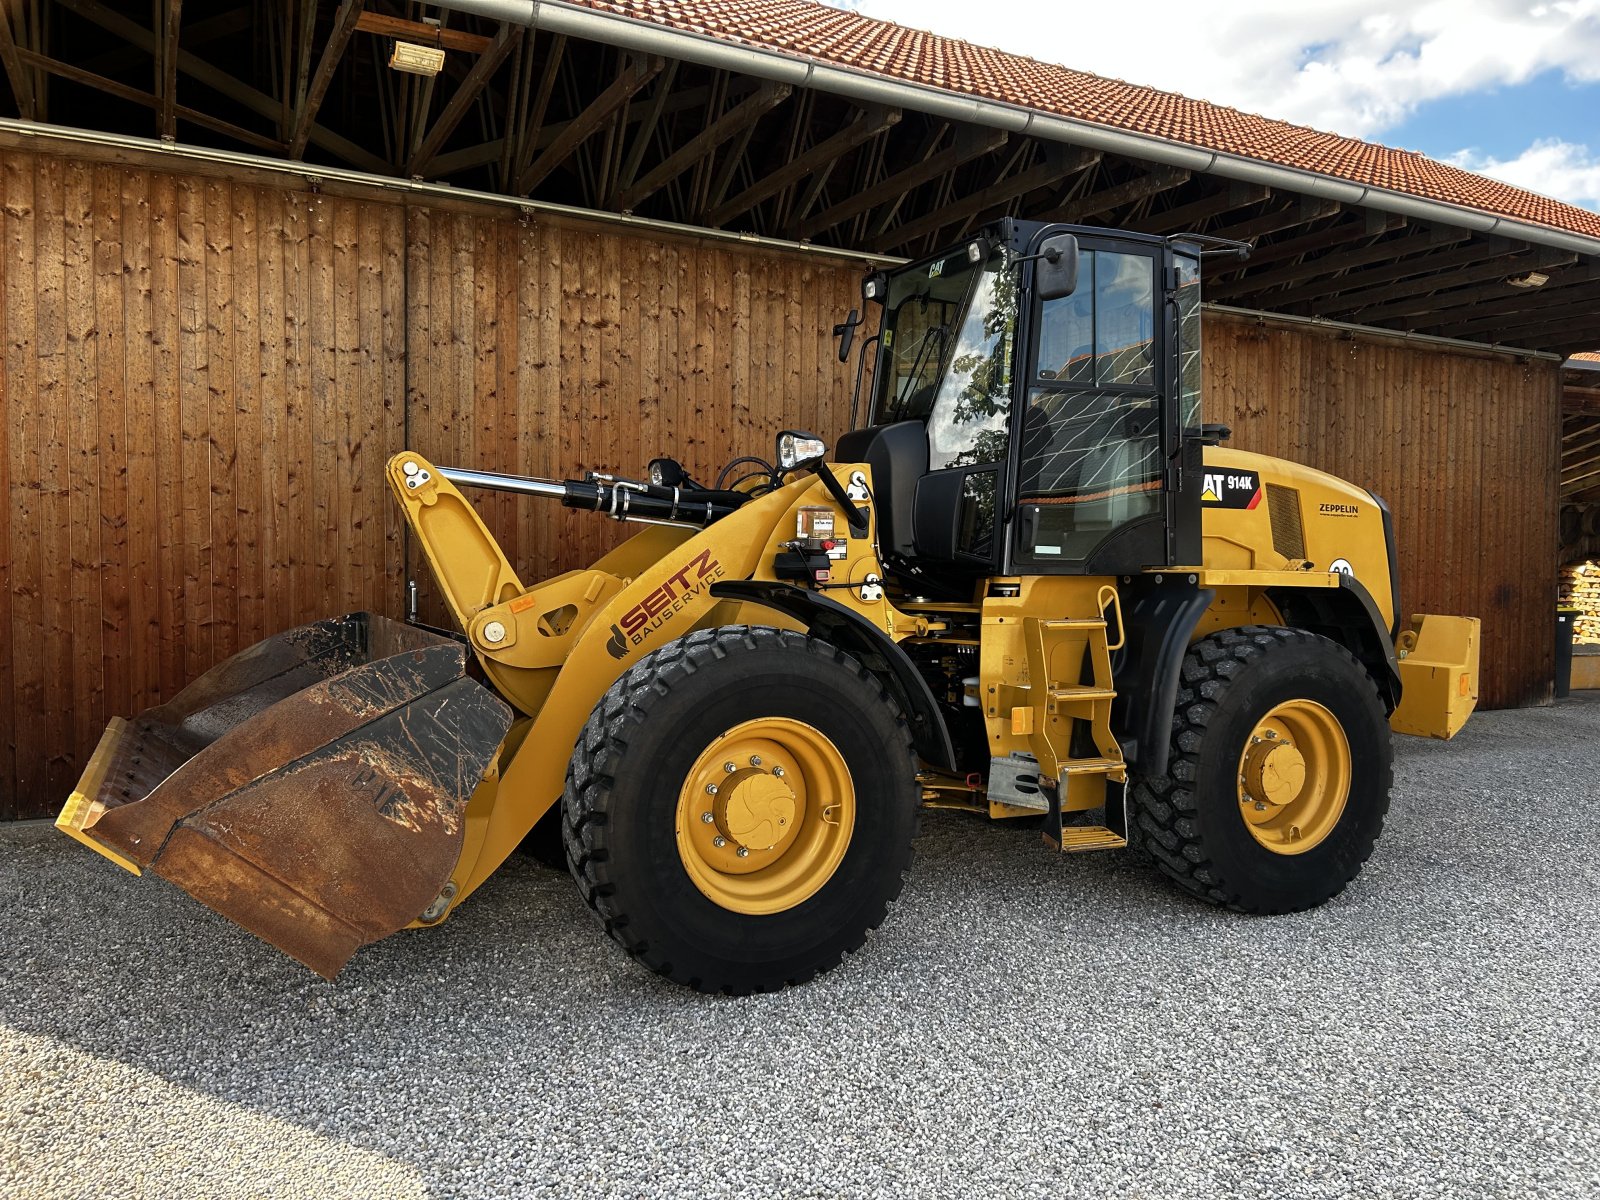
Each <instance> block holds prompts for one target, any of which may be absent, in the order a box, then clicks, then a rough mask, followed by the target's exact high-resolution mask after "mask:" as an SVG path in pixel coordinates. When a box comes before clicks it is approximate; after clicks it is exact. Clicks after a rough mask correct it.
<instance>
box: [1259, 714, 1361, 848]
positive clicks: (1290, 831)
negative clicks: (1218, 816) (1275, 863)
mask: <svg viewBox="0 0 1600 1200" xmlns="http://www.w3.org/2000/svg"><path fill="white" fill-rule="evenodd" d="M1351 773H1352V768H1351V761H1350V743H1349V741H1348V739H1347V738H1346V737H1345V734H1344V728H1343V727H1342V726H1341V725H1340V724H1339V719H1338V718H1337V717H1335V716H1334V715H1333V713H1332V712H1330V711H1329V710H1328V709H1327V708H1325V707H1323V706H1322V705H1321V704H1318V703H1316V702H1315V701H1313V700H1287V701H1284V702H1283V703H1282V704H1279V705H1277V706H1276V707H1274V708H1272V709H1271V710H1270V711H1268V712H1267V713H1266V714H1264V715H1263V716H1262V718H1261V719H1260V720H1259V721H1258V722H1257V723H1256V727H1255V728H1254V729H1253V730H1251V733H1250V737H1249V739H1248V740H1247V741H1246V742H1245V746H1244V749H1243V751H1242V752H1241V753H1240V755H1239V814H1240V816H1241V817H1243V818H1244V824H1245V828H1246V829H1248V830H1249V831H1250V835H1251V836H1252V837H1253V838H1255V840H1256V841H1258V842H1260V843H1261V844H1262V845H1263V846H1265V847H1266V848H1267V849H1268V850H1271V851H1272V852H1273V853H1275V854H1303V853H1305V852H1306V851H1307V850H1310V849H1311V848H1312V847H1314V846H1317V845H1319V844H1320V843H1321V842H1322V841H1323V840H1324V839H1325V838H1326V837H1327V836H1328V835H1329V834H1330V833H1332V832H1333V829H1334V827H1335V826H1336V825H1338V823H1339V818H1340V817H1341V816H1342V815H1343V813H1344V809H1345V803H1346V801H1347V800H1348V799H1349V796H1350V779H1351Z"/></svg>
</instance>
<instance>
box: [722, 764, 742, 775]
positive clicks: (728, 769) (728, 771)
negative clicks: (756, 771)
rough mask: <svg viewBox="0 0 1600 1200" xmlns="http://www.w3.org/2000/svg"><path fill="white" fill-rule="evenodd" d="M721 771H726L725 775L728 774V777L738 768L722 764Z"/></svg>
mask: <svg viewBox="0 0 1600 1200" xmlns="http://www.w3.org/2000/svg"><path fill="white" fill-rule="evenodd" d="M722 769H723V770H724V771H726V772H727V773H728V774H729V775H732V774H733V773H734V772H735V771H737V770H738V769H739V768H738V767H736V766H734V765H733V764H732V763H723V764H722Z"/></svg>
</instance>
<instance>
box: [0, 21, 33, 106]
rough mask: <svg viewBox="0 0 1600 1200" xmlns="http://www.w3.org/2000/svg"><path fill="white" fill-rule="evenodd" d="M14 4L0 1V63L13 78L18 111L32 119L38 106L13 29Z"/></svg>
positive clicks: (31, 81) (12, 86)
mask: <svg viewBox="0 0 1600 1200" xmlns="http://www.w3.org/2000/svg"><path fill="white" fill-rule="evenodd" d="M13 7H14V6H13V5H12V4H10V3H8V2H7V3H0V63H3V64H4V65H5V70H6V77H7V78H8V79H10V80H11V94H12V95H13V96H15V97H16V101H17V112H19V113H21V114H22V118H23V120H26V121H31V120H33V119H34V113H35V112H36V111H37V106H36V105H35V103H34V98H33V80H32V78H30V77H29V75H28V72H27V71H25V70H24V69H23V65H22V59H21V57H20V56H19V54H18V50H17V42H16V37H15V35H14V34H13V32H12V29H11V12H12V9H13Z"/></svg>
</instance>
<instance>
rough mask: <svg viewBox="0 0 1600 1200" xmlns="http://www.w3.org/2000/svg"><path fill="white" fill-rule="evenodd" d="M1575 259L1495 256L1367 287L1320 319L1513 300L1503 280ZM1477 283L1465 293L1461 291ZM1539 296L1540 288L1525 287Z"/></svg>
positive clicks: (1542, 253)
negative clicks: (1454, 268)
mask: <svg viewBox="0 0 1600 1200" xmlns="http://www.w3.org/2000/svg"><path fill="white" fill-rule="evenodd" d="M1577 259H1578V256H1577V255H1576V254H1574V253H1573V252H1571V251H1570V250H1539V251H1534V252H1531V253H1527V254H1521V255H1507V256H1501V257H1496V258H1494V259H1491V260H1490V261H1488V262H1485V263H1480V264H1479V265H1478V266H1476V267H1471V268H1468V269H1466V270H1463V271H1458V272H1450V271H1447V272H1444V273H1442V274H1440V275H1425V276H1418V277H1415V278H1412V279H1404V280H1401V281H1400V282H1398V283H1394V284H1390V285H1388V286H1387V287H1378V288H1367V289H1365V290H1363V291H1358V292H1350V293H1347V294H1345V295H1343V296H1336V297H1331V298H1330V299H1329V301H1328V303H1327V304H1326V305H1324V306H1322V313H1323V315H1331V314H1333V313H1337V312H1359V313H1360V314H1361V317H1362V319H1363V320H1372V321H1386V320H1390V319H1392V318H1394V317H1403V316H1410V315H1413V314H1423V315H1432V314H1437V313H1440V312H1443V311H1444V310H1445V309H1448V308H1452V307H1455V306H1457V305H1460V304H1464V303H1465V304H1470V303H1476V302H1477V301H1480V300H1490V301H1492V300H1496V299H1504V298H1509V297H1513V296H1515V295H1516V289H1515V288H1513V287H1511V286H1510V285H1509V284H1507V283H1506V282H1505V281H1506V279H1507V278H1509V277H1511V276H1514V275H1523V274H1526V273H1527V272H1529V271H1552V270H1556V269H1557V268H1560V267H1567V266H1571V265H1572V264H1573V263H1575V262H1577ZM1474 284H1476V285H1479V286H1478V287H1476V288H1475V289H1474V290H1473V291H1471V292H1466V291H1464V290H1461V289H1465V288H1467V287H1469V286H1471V285H1474ZM1528 290H1529V291H1530V292H1541V291H1543V290H1544V289H1543V288H1529V289H1528Z"/></svg>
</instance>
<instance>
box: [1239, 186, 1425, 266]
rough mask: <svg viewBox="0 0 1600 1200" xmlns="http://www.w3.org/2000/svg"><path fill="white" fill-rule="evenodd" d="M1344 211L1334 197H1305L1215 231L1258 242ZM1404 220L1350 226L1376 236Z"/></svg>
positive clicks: (1264, 252) (1269, 249)
mask: <svg viewBox="0 0 1600 1200" xmlns="http://www.w3.org/2000/svg"><path fill="white" fill-rule="evenodd" d="M1341 211H1342V210H1341V207H1340V205H1339V203H1338V202H1337V201H1335V200H1312V199H1305V200H1300V201H1298V202H1296V203H1292V204H1286V205H1284V206H1283V207H1282V208H1278V209H1274V210H1272V211H1271V212H1264V213H1262V214H1260V215H1259V216H1255V217H1251V218H1249V219H1248V220H1244V221H1238V222H1235V223H1234V224H1231V225H1225V226H1222V227H1221V228H1219V229H1215V230H1213V231H1212V232H1213V233H1215V234H1216V236H1218V237H1225V238H1233V239H1234V240H1235V241H1240V242H1255V241H1256V240H1257V239H1258V238H1264V237H1271V236H1274V235H1276V234H1280V233H1285V232H1287V231H1289V230H1291V229H1298V228H1300V227H1301V226H1309V225H1314V224H1316V223H1317V222H1318V221H1323V220H1326V219H1327V218H1329V217H1336V216H1338V215H1339V213H1340V212H1341ZM1401 224H1403V222H1402V221H1401V219H1400V218H1398V217H1396V218H1393V219H1392V220H1385V222H1384V223H1383V224H1382V225H1381V226H1380V227H1379V228H1377V229H1376V230H1375V229H1373V228H1372V227H1371V226H1365V227H1364V228H1363V229H1361V230H1355V228H1354V225H1353V224H1352V225H1351V226H1350V227H1349V228H1350V230H1351V231H1353V232H1355V233H1356V235H1357V236H1359V237H1373V236H1375V235H1376V234H1379V233H1382V232H1383V231H1384V230H1386V229H1398V228H1399V227H1400V225H1401ZM1283 244H1284V243H1276V244H1274V245H1272V246H1257V247H1256V251H1255V255H1254V256H1253V257H1255V258H1256V259H1257V261H1260V260H1262V259H1265V258H1266V257H1267V256H1269V255H1272V256H1274V257H1275V256H1276V251H1277V250H1278V249H1279V248H1280V246H1282V245H1283ZM1331 244H1336V243H1331Z"/></svg>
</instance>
